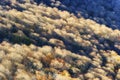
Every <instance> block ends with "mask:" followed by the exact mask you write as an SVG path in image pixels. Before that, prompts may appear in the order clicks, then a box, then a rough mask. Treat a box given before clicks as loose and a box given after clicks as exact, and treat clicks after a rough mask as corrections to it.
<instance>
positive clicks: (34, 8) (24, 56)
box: [0, 0, 120, 80]
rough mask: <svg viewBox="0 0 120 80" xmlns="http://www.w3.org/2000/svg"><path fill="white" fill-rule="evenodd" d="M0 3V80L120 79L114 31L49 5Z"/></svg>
mask: <svg viewBox="0 0 120 80" xmlns="http://www.w3.org/2000/svg"><path fill="white" fill-rule="evenodd" d="M0 1H1V2H0V42H1V43H0V80H120V30H119V29H117V28H114V29H113V27H112V26H106V24H100V23H99V22H95V20H92V19H91V18H89V17H88V18H85V17H84V16H83V15H82V14H80V13H79V17H78V16H77V14H76V13H74V12H71V11H69V10H66V9H60V8H59V7H56V6H51V5H49V4H48V3H51V2H49V0H48V3H47V0H45V2H44V1H42V0H41V1H40V2H37V1H38V0H31V1H29V0H0ZM52 1H57V0H52ZM60 1H62V0H60ZM68 1H69V0H68ZM107 1H108V0H107ZM36 2H37V3H36ZM83 9H84V8H83ZM110 19H111V18H110ZM115 19H116V18H115ZM116 25H118V24H116Z"/></svg>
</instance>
